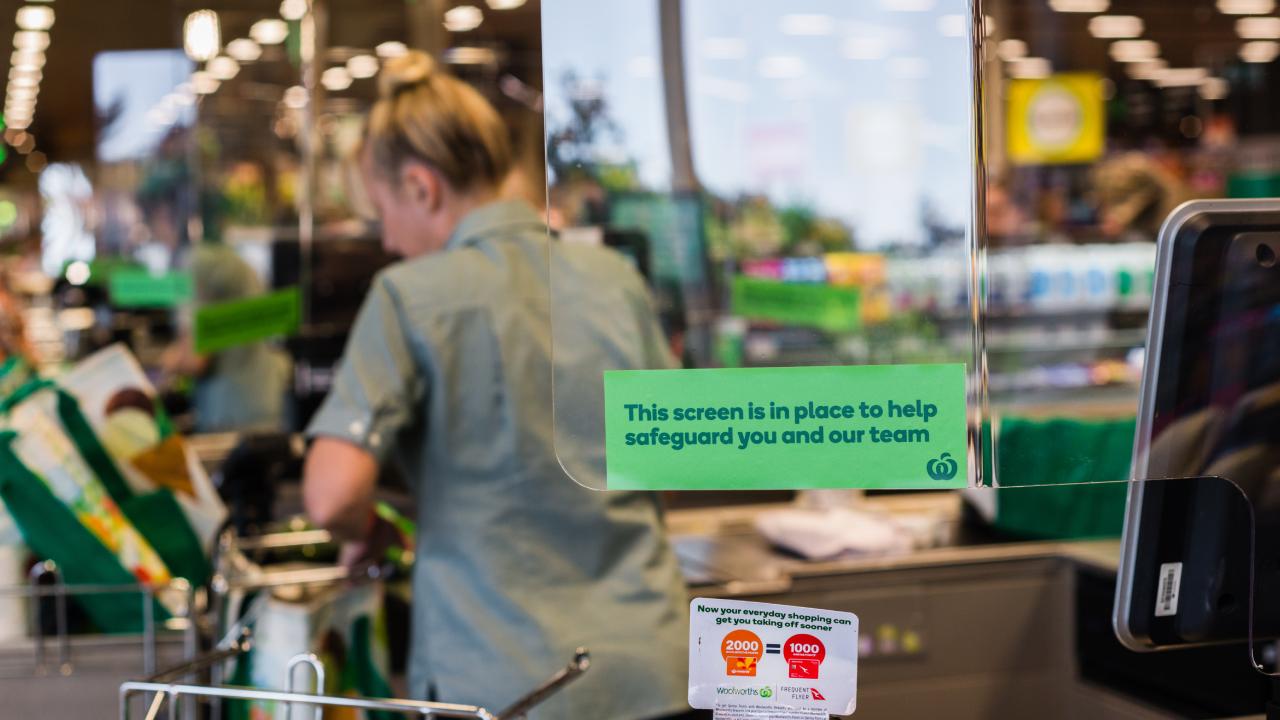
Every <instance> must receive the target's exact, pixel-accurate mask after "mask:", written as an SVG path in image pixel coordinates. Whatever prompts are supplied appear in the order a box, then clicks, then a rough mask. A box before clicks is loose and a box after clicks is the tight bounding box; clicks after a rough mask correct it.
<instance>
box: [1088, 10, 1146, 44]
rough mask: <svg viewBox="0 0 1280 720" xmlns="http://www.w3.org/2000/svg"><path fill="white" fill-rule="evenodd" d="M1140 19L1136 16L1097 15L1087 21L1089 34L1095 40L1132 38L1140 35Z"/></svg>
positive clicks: (1141, 26) (1142, 26)
mask: <svg viewBox="0 0 1280 720" xmlns="http://www.w3.org/2000/svg"><path fill="white" fill-rule="evenodd" d="M1143 29H1144V25H1143V23H1142V18H1140V17H1138V16H1136V15H1098V16H1097V17H1094V18H1090V20H1089V34H1090V35H1092V36H1094V37H1096V38H1104V39H1111V38H1132V37H1138V36H1139V35H1141V34H1142V31H1143Z"/></svg>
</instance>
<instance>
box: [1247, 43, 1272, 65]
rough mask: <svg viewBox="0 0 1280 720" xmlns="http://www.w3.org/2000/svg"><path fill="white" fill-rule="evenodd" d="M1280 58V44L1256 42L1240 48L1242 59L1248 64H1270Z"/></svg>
mask: <svg viewBox="0 0 1280 720" xmlns="http://www.w3.org/2000/svg"><path fill="white" fill-rule="evenodd" d="M1278 56H1280V43H1277V42H1275V41H1273V40H1254V41H1253V42H1247V43H1245V44H1244V45H1241V46H1240V59H1241V60H1243V61H1245V62H1247V63H1269V62H1271V61H1272V60H1275V59H1276V57H1278Z"/></svg>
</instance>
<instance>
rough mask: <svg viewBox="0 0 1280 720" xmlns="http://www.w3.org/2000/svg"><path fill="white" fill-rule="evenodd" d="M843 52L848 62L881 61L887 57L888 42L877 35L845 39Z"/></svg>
mask: <svg viewBox="0 0 1280 720" xmlns="http://www.w3.org/2000/svg"><path fill="white" fill-rule="evenodd" d="M843 52H844V56H845V57H846V58H848V59H850V60H881V59H883V58H886V57H888V56H889V41H888V40H887V39H886V38H884V37H883V36H879V35H876V36H872V35H868V36H866V37H851V38H846V39H845V41H844V48H843Z"/></svg>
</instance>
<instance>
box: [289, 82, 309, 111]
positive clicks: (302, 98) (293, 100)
mask: <svg viewBox="0 0 1280 720" xmlns="http://www.w3.org/2000/svg"><path fill="white" fill-rule="evenodd" d="M284 104H285V106H286V107H289V108H292V109H294V110H301V109H303V108H305V107H306V106H307V89H306V88H304V87H302V86H301V85H294V86H292V87H290V88H289V89H288V90H285V91H284Z"/></svg>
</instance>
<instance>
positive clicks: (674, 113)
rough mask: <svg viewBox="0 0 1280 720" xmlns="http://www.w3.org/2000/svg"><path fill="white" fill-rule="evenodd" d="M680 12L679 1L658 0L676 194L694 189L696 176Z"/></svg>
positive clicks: (680, 1) (664, 82)
mask: <svg viewBox="0 0 1280 720" xmlns="http://www.w3.org/2000/svg"><path fill="white" fill-rule="evenodd" d="M683 12H684V3H683V1H682V0H658V27H659V31H660V33H661V41H662V90H663V95H664V98H665V100H666V107H667V141H668V143H669V144H670V146H671V189H672V190H673V191H675V192H678V193H682V192H695V191H697V190H698V177H697V174H696V173H695V172H694V167H693V142H692V140H691V139H690V137H689V98H688V90H687V88H686V86H685V63H684V18H683Z"/></svg>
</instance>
